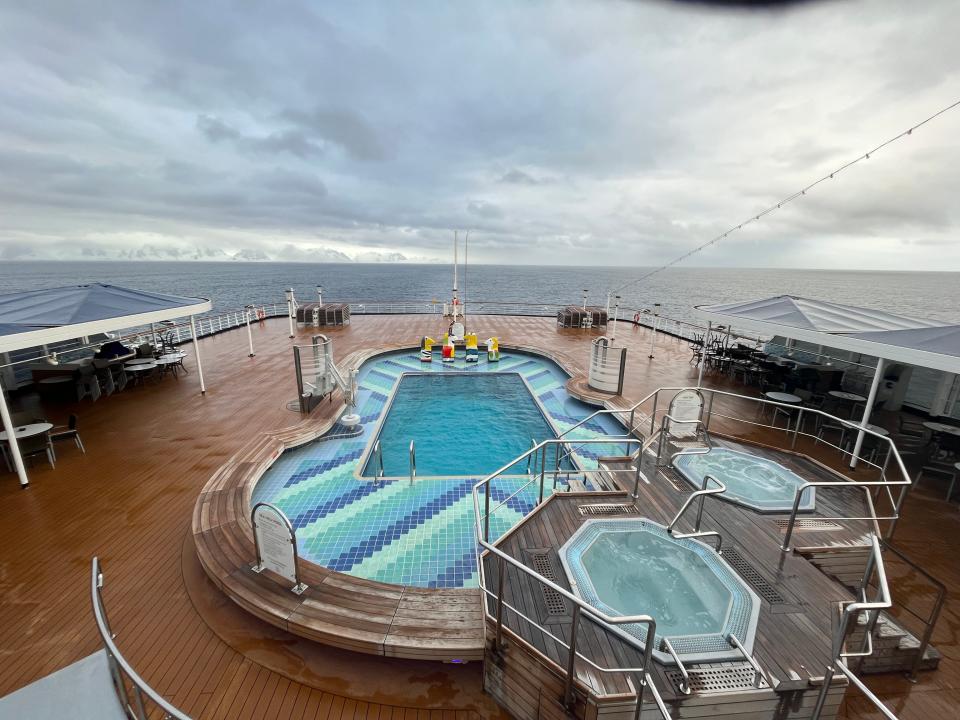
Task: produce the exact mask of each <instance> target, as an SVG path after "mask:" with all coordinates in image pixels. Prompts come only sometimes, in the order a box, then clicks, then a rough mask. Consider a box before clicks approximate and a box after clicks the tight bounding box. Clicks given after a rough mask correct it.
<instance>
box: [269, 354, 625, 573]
mask: <svg viewBox="0 0 960 720" xmlns="http://www.w3.org/2000/svg"><path fill="white" fill-rule="evenodd" d="M424 371H430V372H471V373H476V372H480V373H482V372H488V371H492V372H516V373H519V374H520V375H521V376H522V377H523V378H524V379H525V380H526V381H527V383H528V385H529V387H530V388H531V390H532V391H533V393H534V395H535V396H536V398H537V400H538V401H539V402H540V405H541V407H542V408H543V410H544V412H545V414H546V415H547V417H548V419H549V420H550V422H551V424H552V425H553V427H554V430H555V431H556V432H558V433H561V432H563V431H565V430H567V429H568V428H570V427H572V426H573V425H575V424H576V423H577V422H579V421H580V420H582V419H583V418H585V417H587V416H588V415H590V414H591V413H592V412H593V411H594V410H595V408H593V407H590V406H588V405H585V404H584V403H582V402H580V401H578V400H576V399H574V398H572V397H570V396H569V395H568V394H567V393H566V391H565V389H564V386H565V383H566V381H567V379H568V376H567V375H566V373H564V372H563V370H561V369H560V367H559V366H557V365H556V364H555V363H554V362H552V361H550V360H548V359H546V358H541V357H535V356H532V355H526V354H522V353H512V352H504V353H502V355H501V359H500V362H498V363H489V364H488V363H487V361H486V359H485V358H484V357H483V356H482V355H481V359H480V362H478V363H476V364H469V365H468V364H467V363H466V362H465V361H464V360H463V358H458V359H457V361H456V362H455V363H453V364H443V363H441V362H440V360H439V357H437V359H436V360H435V361H434V362H433V363H430V364H426V363H421V362H420V360H419V356H418V354H417V353H416V352H399V353H391V354H387V355H381V356H379V357H376V358H374V359H372V360H370V361H368V362H366V363H364V365H363V366H362V367H361V368H360V373H359V377H358V384H359V393H358V400H357V413H358V414H359V415H360V418H361V426H362V427H363V433H362V434H361V435H359V436H357V437H352V438H349V437H348V438H345V437H336V436H337V435H342V434H343V428H342V427H341V426H339V425H335V426H334V427H333V428H331V430H330V432H328V433H327V435H326V436H325V437H324V438H320V439H319V440H317V441H315V442H312V443H309V444H307V445H304V446H302V447H299V448H296V449H293V450H289V451H287V452H285V453H283V455H281V456H280V457H279V458H278V459H277V461H276V462H275V463H274V464H273V466H272V467H271V468H270V469H269V470H268V471H267V472H266V473H265V474H264V476H263V477H262V478H261V479H260V481H259V482H258V483H257V486H256V487H255V488H254V492H253V502H254V503H256V502H271V503H273V504H275V505H277V506H278V507H280V508H281V509H282V510H283V511H284V512H285V513H286V515H287V517H289V518H290V521H291V523H292V524H293V526H294V528H295V529H296V532H297V542H298V545H299V548H300V554H301V556H302V557H304V558H306V559H308V560H311V561H312V562H315V563H317V564H319V565H323V566H325V567H329V568H331V569H334V570H337V571H340V572H345V573H349V574H351V575H356V576H358V577H365V578H369V579H372V580H380V581H382V582H388V583H394V584H398V585H411V586H419V587H476V586H477V584H478V574H477V543H476V539H475V533H474V510H473V498H472V494H471V489H472V487H473V485H474V484H475V483H476V482H477V480H479V479H481V478H475V479H474V478H468V479H464V478H457V479H442V478H422V477H418V478H417V479H416V481H415V482H414V483H413V484H411V483H410V481H409V480H408V479H385V480H379V481H374V480H371V479H358V478H357V477H355V475H356V474H358V473H359V469H360V468H359V463H360V458H361V456H362V455H363V451H364V448H365V447H366V444H367V443H368V442H369V441H370V439H371V437H372V436H373V434H374V432H375V431H376V427H377V424H378V422H379V421H380V416H381V415H382V413H383V411H384V408H385V407H386V406H387V401H388V399H389V397H390V393H391V392H392V391H393V388H394V387H395V386H396V384H397V382H398V380H399V378H400V376H401V375H402V374H403V373H405V372H424ZM597 420H598V421H599V422H598V421H591V422H589V423H586V424H585V425H583V426H582V427H580V428H577V429H576V430H575V431H573V432H572V433H571V435H570V437H571V438H572V439H578V440H582V439H586V438H598V437H606V436H617V435H623V434H624V432H625V431H624V429H623V427H622V426H620V425H619V423H617V422H616V421H614V420H612V419H611V418H610V417H609V416H601V417H600V418H597ZM491 431H495V429H492V430H491ZM617 452H622V446H620V445H615V444H612V443H611V444H610V445H606V444H598V445H591V446H587V447H582V448H579V449H577V450H576V451H575V452H574V454H573V458H574V460H575V461H576V463H577V465H578V466H579V467H580V468H583V469H587V468H593V467H596V458H597V456H599V455H607V454H614V453H617ZM527 482H528V479H527V478H526V477H502V478H498V479H497V480H495V481H494V483H493V486H492V490H491V494H490V505H491V508H497V509H496V511H495V512H492V513H491V517H490V535H491V537H499V536H500V535H501V534H502V533H504V532H505V531H506V530H508V529H509V528H510V527H512V526H513V525H515V524H516V523H517V522H518V521H519V520H520V519H521V518H523V517H524V516H525V515H526V514H527V513H529V512H530V511H531V510H532V509H533V508H534V506H535V504H536V501H537V494H538V492H539V486H538V485H537V484H536V483H534V484H531V485H530V486H529V487H527V488H525V489H523V490H520V491H519V492H518V493H517V491H518V490H519V489H520V488H521V486H523V485H524V484H526V483H527ZM548 485H549V483H548ZM560 489H562V488H560ZM550 492H552V488H551V487H547V488H546V489H545V494H549V493H550ZM514 493H517V494H516V495H515V496H514V497H512V498H511V497H510V496H511V495H513V494H514ZM504 501H506V502H504ZM501 503H504V504H503V505H502V506H501V507H497V506H498V505H500V504H501Z"/></svg>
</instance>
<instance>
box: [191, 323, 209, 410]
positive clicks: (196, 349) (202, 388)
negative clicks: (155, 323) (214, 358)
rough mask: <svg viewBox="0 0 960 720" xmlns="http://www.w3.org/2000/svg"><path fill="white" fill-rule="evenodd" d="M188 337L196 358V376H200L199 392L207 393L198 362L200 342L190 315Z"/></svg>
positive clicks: (201, 367)
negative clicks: (191, 340)
mask: <svg viewBox="0 0 960 720" xmlns="http://www.w3.org/2000/svg"><path fill="white" fill-rule="evenodd" d="M190 337H192V338H193V354H194V356H195V357H196V358H197V377H199V378H200V394H201V395H206V394H207V386H206V385H205V384H204V382H203V365H201V364H200V343H198V342H197V323H196V321H195V320H194V318H193V315H191V316H190Z"/></svg>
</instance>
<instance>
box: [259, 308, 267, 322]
mask: <svg viewBox="0 0 960 720" xmlns="http://www.w3.org/2000/svg"><path fill="white" fill-rule="evenodd" d="M266 318H267V314H266V313H265V312H264V311H263V308H257V320H261V321H262V320H266Z"/></svg>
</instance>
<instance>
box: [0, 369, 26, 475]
mask: <svg viewBox="0 0 960 720" xmlns="http://www.w3.org/2000/svg"><path fill="white" fill-rule="evenodd" d="M0 418H2V419H3V431H4V432H5V433H6V434H7V447H9V448H10V455H12V456H13V466H14V468H16V471H17V475H19V476H20V487H21V488H25V487H29V486H30V480H28V479H27V470H26V468H24V467H23V457H21V455H20V445H19V444H17V436H16V434H15V433H14V431H13V419H12V418H11V417H10V409H9V408H8V407H7V396H6V391H5V390H4V389H3V385H2V384H0Z"/></svg>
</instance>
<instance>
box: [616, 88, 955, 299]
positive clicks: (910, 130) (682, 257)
mask: <svg viewBox="0 0 960 720" xmlns="http://www.w3.org/2000/svg"><path fill="white" fill-rule="evenodd" d="M957 106H960V100H957V101H955V102H953V103H951V104H950V105H947V106H946V107H945V108H942V109H940V110H938V111H937V112H935V113H934V114H933V115H931V116H930V117H928V118H926V119H925V120H922V121H920V122H918V123H917V124H916V125H913V126H912V127H909V128H907V129H906V130H904V131H903V132H902V133H900V134H899V135H894V136H893V137H892V138H890V139H889V140H886V141H884V142H882V143H880V144H879V145H877V146H876V147H875V148H873V150H871V151H870V152H867V153H864V154H863V155H860V156H859V157H858V158H856V159H854V160H851V161H850V162H848V163H846V164H845V165H841V166H840V167H838V168H837V169H836V170H834V171H833V172H831V173H828V174H826V175H824V176H823V177H822V178H820V179H819V180H815V181H814V182H812V183H810V184H809V185H807V186H806V187H804V188H802V189H800V190H798V191H797V192H795V193H793V194H792V195H788V196H787V197H785V198H783V199H782V200H780V201H778V202H777V203H776V204H774V205H771V206H770V207H768V208H767V209H766V210H764V211H763V212H761V213H759V214H757V215H754V216H753V217H751V218H749V219H748V220H746V221H744V222H742V223H740V224H739V225H736V226H733V227H731V228H730V229H728V230H726V231H724V232H723V233H721V234H720V235H717V236H716V237H714V238H712V239H710V240H708V241H707V242H705V243H703V244H702V245H698V246H697V247H695V248H693V249H692V250H688V251H687V252H685V253H684V254H683V255H680V256H679V257H676V258H674V259H673V260H671V261H670V262H668V263H665V264H664V265H661V266H660V267H658V268H655V269H654V270H651V271H650V272H648V273H645V274H644V275H641V276H640V277H638V278H636V279H634V280H630V281H629V282H627V283H624V284H623V285H621V286H620V287H618V288H616V289H615V290H611V291H610V292H612V293H619V292H621V291H623V290H625V289H626V288H628V287H630V286H631V285H635V284H637V283H639V282H643V281H644V280H646V279H647V278H649V277H652V276H654V275H656V274H657V273H659V272H663V271H664V270H666V269H668V268H671V267H673V266H674V265H677V264H679V263H681V262H683V261H684V260H686V259H687V258H688V257H691V256H692V255H695V254H696V253H698V252H700V251H701V250H703V249H705V248H707V247H709V246H711V245H713V244H714V243H717V242H719V241H720V240H723V239H724V238H726V237H727V236H728V235H729V234H730V233H732V232H735V231H737V230H742V229H743V227H744V225H749V224H750V223H753V222H758V221H759V220H760V218H761V217H763V216H764V215H766V214H768V213H771V212H775V211H777V210H779V209H780V208H782V207H783V206H784V205H786V204H787V203H790V202H793V201H794V200H796V199H797V198H799V197H801V196H803V195H806V194H807V190H812V189H813V188H815V187H816V186H817V185H819V184H820V183H822V182H825V181H826V180H832V179H833V178H834V176H835V175H839V174H840V173H842V172H843V171H844V170H846V169H847V168H850V167H853V166H854V165H856V164H857V163H858V162H860V161H862V160H869V159H870V156H871V155H872V154H874V153H876V152H877V151H879V150H882V149H883V148H885V147H887V145H891V144H892V143H895V142H897V141H898V140H901V139H903V138H905V137H906V136H907V135H913V131H914V130H916V129H918V128H921V127H923V126H924V125H926V124H927V123H928V122H930V121H931V120H934V119H936V118H937V117H939V116H940V115H943V114H944V113H946V112H949V111H950V110H953V109H954V108H955V107H957Z"/></svg>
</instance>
